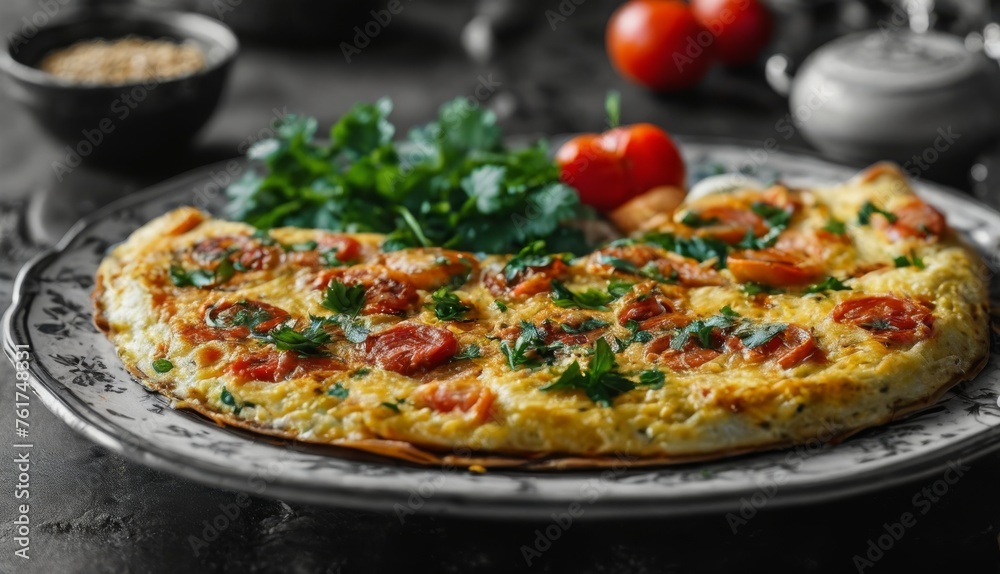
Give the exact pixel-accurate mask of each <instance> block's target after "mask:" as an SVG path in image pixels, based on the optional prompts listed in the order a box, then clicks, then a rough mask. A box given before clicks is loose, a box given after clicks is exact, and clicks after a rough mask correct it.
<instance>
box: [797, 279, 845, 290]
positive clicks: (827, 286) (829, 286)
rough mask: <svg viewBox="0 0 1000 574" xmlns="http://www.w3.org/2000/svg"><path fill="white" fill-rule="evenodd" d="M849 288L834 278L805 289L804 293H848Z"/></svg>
mask: <svg viewBox="0 0 1000 574" xmlns="http://www.w3.org/2000/svg"><path fill="white" fill-rule="evenodd" d="M850 290H851V288H850V287H848V286H847V285H845V284H844V282H843V281H841V280H840V279H837V278H836V277H827V278H826V279H824V280H823V281H822V282H820V283H817V284H815V285H810V286H809V287H806V290H805V292H806V293H824V292H826V291H850Z"/></svg>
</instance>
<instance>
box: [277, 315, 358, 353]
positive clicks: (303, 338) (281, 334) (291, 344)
mask: <svg viewBox="0 0 1000 574" xmlns="http://www.w3.org/2000/svg"><path fill="white" fill-rule="evenodd" d="M309 319H310V322H309V326H308V327H306V328H305V329H304V330H303V331H301V332H300V331H296V330H295V328H294V327H292V326H291V325H281V326H279V327H275V328H274V329H271V330H270V331H268V332H267V335H265V336H264V340H265V341H266V342H268V343H271V344H273V345H274V346H275V347H277V348H278V350H280V351H295V352H296V353H298V354H299V355H303V356H309V355H312V356H322V355H325V354H326V353H325V352H324V351H323V345H325V344H327V343H329V342H330V341H331V340H332V338H331V337H330V334H329V333H327V332H326V329H325V328H324V326H325V325H326V324H327V323H328V319H326V318H323V317H312V316H311V317H309ZM345 332H346V331H345Z"/></svg>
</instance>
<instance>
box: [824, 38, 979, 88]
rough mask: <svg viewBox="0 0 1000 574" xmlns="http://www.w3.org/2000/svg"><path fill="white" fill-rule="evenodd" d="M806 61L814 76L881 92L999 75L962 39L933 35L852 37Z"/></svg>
mask: <svg viewBox="0 0 1000 574" xmlns="http://www.w3.org/2000/svg"><path fill="white" fill-rule="evenodd" d="M809 60H811V62H810V63H809V65H810V66H811V67H813V71H814V72H818V73H819V74H820V75H821V76H825V77H826V78H827V79H829V80H832V81H835V82H838V83H843V84H847V85H851V86H852V87H857V88H866V89H868V90H874V91H881V92H915V91H922V90H933V89H938V88H945V87H949V86H954V85H955V84H957V83H960V82H964V81H967V80H970V79H973V80H976V79H981V80H985V79H986V78H988V77H989V76H990V75H991V73H995V72H996V71H997V70H991V69H990V68H991V66H990V62H989V60H987V59H986V58H985V57H983V56H982V55H981V54H974V53H972V52H970V51H969V50H968V49H967V48H966V47H965V42H964V41H963V40H962V38H961V37H959V36H955V35H952V34H945V33H942V32H934V31H930V32H925V33H922V34H916V33H913V32H910V31H908V30H907V31H880V30H872V31H866V32H860V33H857V34H851V35H848V36H844V37H842V38H839V39H837V40H834V41H833V42H830V43H829V44H827V45H825V46H823V47H822V48H820V49H819V50H817V51H816V52H815V53H814V54H813V55H812V56H810V58H809ZM992 67H993V68H996V66H995V65H994V66H992Z"/></svg>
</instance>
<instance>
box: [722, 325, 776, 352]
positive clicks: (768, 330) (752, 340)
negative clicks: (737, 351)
mask: <svg viewBox="0 0 1000 574" xmlns="http://www.w3.org/2000/svg"><path fill="white" fill-rule="evenodd" d="M787 328H788V323H761V324H753V323H743V324H742V325H740V326H739V327H738V328H737V329H736V331H734V332H733V334H734V335H736V336H737V337H739V338H740V340H741V341H743V346H745V347H746V348H748V349H754V348H757V347H759V346H761V345H764V344H766V343H767V342H769V341H770V340H771V339H773V338H775V337H777V336H778V335H780V334H781V333H783V332H784V331H785V329H787Z"/></svg>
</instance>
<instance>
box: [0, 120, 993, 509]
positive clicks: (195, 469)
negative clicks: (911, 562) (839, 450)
mask: <svg viewBox="0 0 1000 574" xmlns="http://www.w3.org/2000/svg"><path fill="white" fill-rule="evenodd" d="M557 137H559V136H553V137H552V138H550V139H553V140H554V139H556V138H557ZM675 139H676V140H677V141H678V142H679V143H680V144H681V147H682V148H683V147H684V146H685V144H694V145H701V146H708V147H714V146H725V147H739V146H742V145H744V144H746V145H747V146H748V147H749V148H754V146H755V144H754V142H752V141H750V140H738V139H728V138H710V137H690V136H675ZM776 153H777V154H778V155H784V156H790V157H795V158H808V159H811V160H813V161H817V162H819V163H822V164H824V165H826V166H828V167H830V166H833V167H837V168H841V169H845V170H850V169H858V168H855V167H853V166H849V165H845V164H843V163H839V162H835V161H830V160H827V159H825V158H822V157H820V156H818V155H817V154H815V153H812V152H809V151H808V150H806V151H803V150H798V149H794V148H791V147H790V146H789V147H783V148H781V149H779V150H778V151H777V152H776ZM234 160H237V161H241V162H243V163H245V162H246V159H245V158H242V157H241V158H230V159H225V160H221V161H219V162H213V163H210V164H206V165H203V166H199V167H196V168H194V169H191V170H189V171H187V172H184V173H181V174H178V175H176V176H174V177H171V178H168V179H166V180H164V181H161V182H159V183H156V184H154V185H152V186H149V187H147V188H144V189H142V190H139V191H136V192H133V193H131V194H129V195H126V196H124V197H122V198H119V199H117V200H115V201H112V202H110V203H109V204H107V205H105V206H104V207H102V208H100V209H98V210H95V211H94V212H93V213H91V214H88V215H86V216H84V217H82V218H81V219H80V220H79V221H77V222H76V223H75V224H74V225H73V226H72V227H70V229H69V230H68V231H67V232H66V234H65V235H64V236H63V237H62V239H60V240H59V242H57V243H56V244H55V245H54V246H53V247H51V248H48V249H46V250H43V251H42V252H40V253H38V254H37V255H35V256H34V257H32V258H31V259H30V260H29V261H27V262H26V263H25V264H24V266H23V267H22V268H21V269H20V270H19V271H18V273H17V276H16V278H15V281H14V285H13V290H12V300H11V303H10V307H9V308H8V309H7V311H6V312H5V313H4V316H3V322H2V324H3V346H4V352H5V354H6V355H7V357H8V359H9V360H11V361H12V362H13V361H14V356H15V355H14V354H15V352H16V347H15V346H16V345H17V344H18V340H20V341H22V342H23V341H27V342H28V343H29V345H30V343H31V335H30V328H28V326H27V321H26V313H27V310H28V308H29V306H30V305H29V304H30V302H31V300H32V299H33V298H34V296H35V293H34V292H31V290H30V289H29V287H30V285H29V284H30V283H31V282H32V278H33V277H34V276H36V275H38V273H39V272H41V271H42V270H44V269H45V268H47V267H48V263H49V262H50V261H51V260H52V259H53V258H55V257H56V256H58V255H59V254H60V253H62V252H63V251H65V250H66V249H67V248H68V247H69V246H70V245H71V244H72V243H73V242H74V241H75V240H76V238H77V237H78V236H79V235H80V234H81V233H83V232H84V231H85V230H87V229H89V228H90V227H92V226H94V225H95V224H97V223H99V222H100V221H101V220H103V219H104V218H106V217H108V216H109V215H111V214H113V213H116V212H118V211H121V210H123V209H128V208H129V207H131V206H133V205H137V204H140V203H142V202H143V201H144V200H146V199H148V198H152V197H160V196H162V195H164V194H166V193H168V192H170V191H174V190H176V189H177V188H178V187H180V186H182V185H184V184H185V182H189V181H202V180H204V179H205V177H206V175H207V174H208V173H209V172H210V171H211V170H212V169H213V168H215V169H218V168H219V167H220V166H225V165H227V164H229V163H230V162H232V161H234ZM910 179H911V181H913V182H914V184H915V187H922V188H931V189H934V190H935V191H937V192H942V193H944V194H946V195H949V196H953V197H956V198H957V199H958V200H959V201H962V202H965V203H967V204H970V205H973V206H975V207H976V208H977V209H985V210H986V211H988V212H989V213H990V215H991V216H992V217H995V218H997V219H1000V211H997V210H995V209H993V208H992V207H990V206H988V205H985V204H982V203H981V202H979V201H977V200H976V199H975V198H972V197H970V196H967V195H965V194H962V193H961V192H959V191H957V190H954V189H952V188H950V187H947V186H944V185H942V184H937V183H934V182H928V181H926V180H922V179H920V178H912V177H911V178H910ZM221 192H222V190H221V189H220V193H221ZM22 315H24V316H25V317H24V320H23V321H20V322H19V321H18V319H19V318H20V317H21V316H22ZM28 373H29V380H30V383H31V388H32V391H33V392H34V393H35V395H36V396H38V397H39V399H40V400H41V402H42V404H43V405H44V406H45V407H46V408H48V409H49V410H50V411H51V412H52V413H53V414H55V415H56V416H57V417H58V418H59V419H60V420H62V421H63V422H64V423H66V424H67V425H68V426H69V427H70V428H72V429H73V430H74V431H76V432H78V433H80V434H82V435H83V436H85V437H86V438H88V439H89V440H91V441H93V442H95V443H97V444H99V445H101V446H103V447H105V448H108V449H109V450H111V451H113V452H115V453H117V454H120V455H122V456H123V457H125V458H127V459H129V460H131V461H133V462H137V463H139V464H142V465H144V466H147V467H149V468H153V469H155V470H159V471H161V472H166V473H168V474H172V475H175V476H182V477H184V478H187V479H190V480H193V481H196V482H199V483H201V484H205V485H208V486H212V487H215V488H224V489H231V490H236V491H243V492H249V493H251V494H255V495H260V496H265V497H270V498H277V499H285V500H296V501H301V502H306V503H315V504H324V505H332V506H340V507H345V508H356V509H366V510H372V509H378V510H392V509H393V508H394V507H395V505H398V504H400V503H403V502H405V500H406V496H407V495H408V493H407V492H404V491H401V490H400V489H399V487H398V485H397V486H396V487H393V486H391V485H389V487H386V486H385V485H381V484H380V485H376V486H374V487H369V488H362V487H360V486H357V485H340V486H339V487H338V486H332V485H328V484H322V485H321V484H316V483H309V482H308V481H303V480H295V479H289V478H288V477H285V478H282V477H278V478H277V479H275V480H274V481H271V482H268V483H267V485H266V488H265V489H264V491H263V492H257V491H256V490H254V489H252V488H251V487H250V484H249V482H248V481H247V476H246V475H245V474H244V473H243V472H242V471H241V470H232V469H230V468H229V467H226V466H224V465H212V464H209V463H206V462H204V461H200V460H197V459H191V458H189V457H187V456H186V455H185V454H184V453H183V452H180V451H175V450H173V449H164V448H161V447H159V446H158V445H156V444H154V443H152V442H150V441H136V440H133V438H132V437H131V436H129V433H126V434H125V435H119V434H116V433H115V432H114V429H113V428H111V427H110V426H109V425H108V423H107V418H106V417H104V416H103V415H101V414H100V413H98V412H97V411H96V410H94V409H93V408H92V407H90V406H88V405H86V404H85V403H83V401H82V400H81V399H80V398H79V397H77V396H76V395H75V394H74V393H71V392H60V389H65V388H66V387H65V385H64V384H63V383H61V382H60V381H58V380H57V379H55V377H53V376H52V375H51V374H50V373H49V372H48V370H47V369H45V367H44V366H43V365H41V364H39V363H38V362H36V361H32V363H31V366H30V368H29V371H28ZM128 383H129V384H135V381H132V380H130V381H128ZM131 434H134V433H131ZM290 444H295V443H290ZM834 448H835V447H834ZM997 448H1000V425H998V426H993V427H989V428H986V429H983V430H981V431H980V432H977V433H975V434H973V435H970V436H968V437H966V438H965V439H962V440H960V441H959V442H956V443H953V444H951V445H947V446H946V447H943V448H940V449H938V451H936V452H931V453H928V454H926V455H922V456H921V455H918V456H915V457H911V458H908V459H905V460H903V461H901V462H893V463H889V464H887V465H884V466H881V467H879V468H873V469H870V470H867V471H864V472H862V473H856V474H853V475H851V476H849V477H846V478H845V477H834V478H822V476H819V477H811V478H810V479H808V480H807V481H805V482H803V483H800V484H792V485H785V486H782V487H781V488H779V490H778V492H777V494H776V495H775V496H774V497H773V498H771V499H769V500H768V502H767V505H768V506H769V507H775V508H777V507H780V506H785V505H790V504H796V503H810V504H811V503H818V502H824V501H830V500H836V499H839V498H844V497H847V496H851V495H856V494H861V493H864V492H870V491H874V490H879V489H883V488H889V487H892V486H897V485H900V484H905V483H909V482H915V481H918V480H920V479H923V478H926V477H928V476H932V475H934V474H938V473H940V472H942V471H943V470H944V469H946V468H947V467H948V465H949V463H951V462H953V461H956V460H958V461H962V462H968V461H971V460H974V459H975V458H979V457H981V456H985V455H986V454H988V453H990V452H991V451H993V450H996V449H997ZM387 462H390V461H387ZM419 470H423V471H425V472H427V473H431V472H440V470H441V469H440V468H438V467H434V466H431V467H426V468H424V469H419ZM647 470H648V469H647ZM459 472H465V471H459ZM491 472H492V473H504V472H506V471H504V470H503V469H499V470H496V471H491ZM514 472H517V471H516V470H514ZM635 472H639V473H641V472H644V470H643V469H641V468H640V469H637V470H636V471H635ZM466 474H468V475H471V476H475V474H474V473H466ZM577 474H578V475H579V476H581V477H582V476H587V474H580V473H577ZM553 475H554V476H557V477H564V476H566V473H532V474H530V475H528V477H529V480H539V479H541V480H544V479H545V478H546V476H553ZM414 476H416V475H414ZM758 490H759V487H756V486H754V485H747V486H746V487H745V488H742V489H732V490H727V491H723V492H711V493H706V494H704V495H697V496H691V497H689V498H686V499H681V500H678V499H676V498H664V497H662V496H659V497H652V498H648V499H646V498H634V499H633V498H627V499H622V498H620V497H619V498H616V497H614V496H609V495H608V494H607V493H604V494H602V495H601V496H600V497H599V498H598V499H597V500H595V501H594V502H593V503H592V504H589V505H587V506H586V512H585V514H584V516H586V517H588V518H592V519H593V518H623V517H661V516H679V515H689V514H707V513H711V512H716V511H718V512H722V511H724V510H727V509H728V510H733V509H736V508H737V507H738V506H739V504H740V502H741V501H744V500H746V498H747V497H748V496H751V495H752V494H753V493H755V492H756V491H758ZM575 494H576V493H575V491H571V492H568V493H567V496H565V497H559V498H555V497H550V498H546V499H538V498H534V499H530V504H525V500H524V499H521V498H518V497H517V494H516V493H514V494H504V493H500V494H491V495H490V496H488V497H485V498H484V497H476V496H469V495H466V494H463V493H448V492H447V491H444V490H443V489H439V490H438V491H437V492H435V494H434V496H432V497H430V498H427V499H426V500H425V501H424V502H425V504H424V506H423V508H422V509H421V511H422V512H429V513H437V514H450V515H461V516H466V517H473V518H487V519H513V520H517V519H532V518H546V517H548V516H550V514H551V513H552V512H554V511H559V510H565V509H566V507H567V505H568V504H571V503H572V502H574V501H577V500H578V499H579V496H576V495H575Z"/></svg>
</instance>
